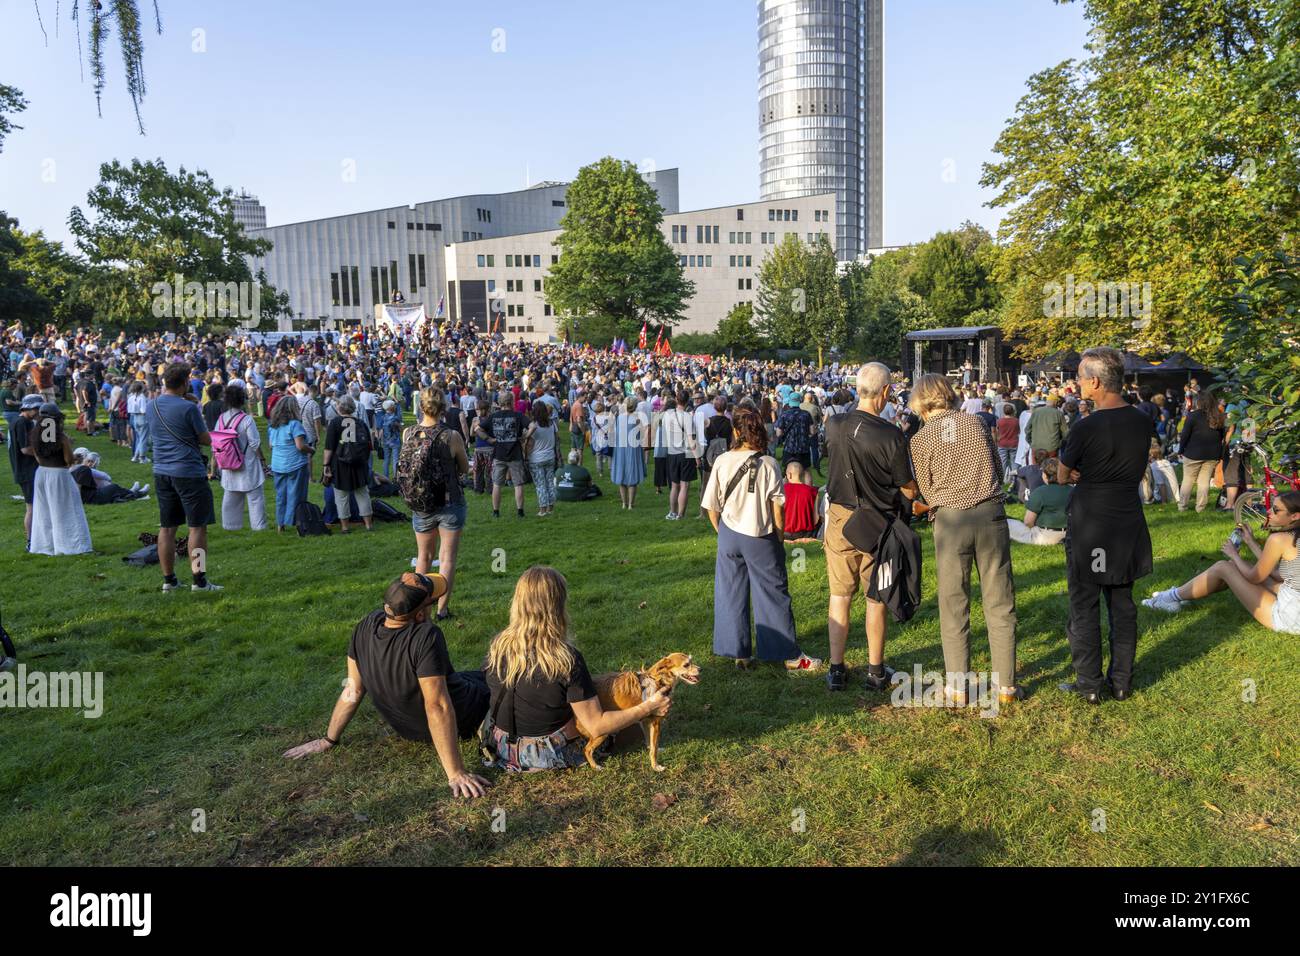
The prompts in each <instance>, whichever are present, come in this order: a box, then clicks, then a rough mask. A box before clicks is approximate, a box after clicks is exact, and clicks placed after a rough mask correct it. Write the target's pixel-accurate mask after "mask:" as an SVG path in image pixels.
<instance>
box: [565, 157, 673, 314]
mask: <svg viewBox="0 0 1300 956" xmlns="http://www.w3.org/2000/svg"><path fill="white" fill-rule="evenodd" d="M566 201H567V203H568V208H567V210H566V212H565V214H564V218H563V219H561V220H560V228H561V230H562V231H561V233H560V235H559V238H557V239H556V245H557V246H559V248H560V255H559V261H558V262H557V263H556V264H555V265H553V266H551V271H550V273H549V274H548V276H547V279H546V300H547V301H548V302H549V303H550V304H551V307H552V309H553V310H554V311H555V312H556V313H557V314H559V315H568V316H571V317H576V318H578V319H579V320H580V322H582V323H590V322H595V321H599V320H600V319H601V318H602V317H603V319H606V320H609V321H610V322H611V323H612V327H613V328H615V329H621V330H623V331H624V332H626V331H627V330H628V329H631V328H633V327H638V328H639V327H640V325H641V324H642V323H643V322H651V323H654V324H656V325H669V326H671V325H674V324H675V323H676V322H677V321H678V319H679V317H680V316H681V313H682V312H683V310H685V308H686V304H687V302H689V301H690V298H691V296H692V295H694V294H695V285H694V283H692V282H690V281H688V280H687V279H686V278H685V276H683V274H682V269H681V265H680V264H679V262H678V259H677V254H676V253H674V252H673V250H672V248H671V247H670V246H669V245H668V241H667V240H666V239H665V238H664V236H663V232H662V231H661V230H660V224H661V223H662V222H663V218H664V211H663V206H662V205H660V203H659V196H658V194H656V193H655V191H654V188H653V187H652V186H651V185H650V184H649V183H648V182H646V180H645V179H644V178H643V177H642V176H641V174H640V173H639V172H638V171H637V168H636V166H634V165H633V164H632V163H628V162H622V161H620V160H617V159H613V158H612V157H606V158H604V159H602V160H599V161H598V162H596V163H593V164H592V165H590V166H585V167H583V168H582V169H581V170H579V172H578V176H577V178H576V179H575V180H574V181H573V184H572V185H571V186H570V187H569V191H568V196H567V199H566Z"/></svg>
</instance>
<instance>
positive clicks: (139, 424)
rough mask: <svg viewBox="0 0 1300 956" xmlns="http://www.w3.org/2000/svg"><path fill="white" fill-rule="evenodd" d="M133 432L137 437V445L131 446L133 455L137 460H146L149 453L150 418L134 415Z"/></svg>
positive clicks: (132, 417) (132, 421)
mask: <svg viewBox="0 0 1300 956" xmlns="http://www.w3.org/2000/svg"><path fill="white" fill-rule="evenodd" d="M131 432H132V434H133V435H135V444H134V445H132V446H131V454H132V455H133V456H134V457H136V458H144V457H145V455H146V454H148V452H149V419H148V417H147V416H145V415H132V416H131Z"/></svg>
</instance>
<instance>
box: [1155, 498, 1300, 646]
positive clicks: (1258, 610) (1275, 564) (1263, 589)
mask: <svg viewBox="0 0 1300 956" xmlns="http://www.w3.org/2000/svg"><path fill="white" fill-rule="evenodd" d="M1264 527H1265V529H1266V530H1267V531H1269V532H1271V533H1270V534H1269V536H1268V539H1267V540H1266V541H1265V542H1264V545H1263V547H1261V546H1260V545H1259V543H1258V542H1257V541H1256V540H1255V536H1254V535H1253V534H1252V533H1251V532H1250V529H1248V528H1247V527H1246V526H1245V525H1238V527H1237V530H1236V532H1234V534H1237V535H1239V536H1240V539H1241V541H1242V542H1243V543H1245V544H1247V545H1249V547H1250V550H1251V551H1253V552H1254V553H1255V563H1254V564H1251V563H1250V562H1248V561H1245V560H1243V559H1242V557H1241V555H1240V554H1239V553H1238V552H1240V550H1241V545H1240V544H1239V543H1237V542H1236V540H1235V539H1232V538H1229V539H1228V540H1227V541H1225V542H1224V544H1223V555H1224V557H1225V558H1226V559H1227V560H1225V561H1220V562H1218V563H1217V564H1214V565H1211V566H1210V567H1209V569H1207V570H1205V571H1202V572H1201V573H1200V574H1198V575H1197V576H1196V577H1194V578H1192V579H1191V580H1190V581H1188V582H1187V583H1186V584H1184V585H1183V586H1182V587H1177V588H1170V589H1169V590H1168V591H1157V592H1155V593H1154V594H1152V595H1151V597H1149V598H1147V599H1146V600H1145V601H1143V602H1142V604H1143V606H1145V607H1149V608H1152V609H1153V610H1156V611H1168V612H1169V613H1170V614H1176V613H1177V612H1179V611H1181V610H1182V609H1183V608H1184V607H1186V606H1187V605H1188V604H1190V603H1191V602H1192V601H1200V600H1202V599H1203V598H1207V597H1209V596H1210V595H1211V594H1214V593H1215V592H1216V591H1223V590H1230V591H1232V593H1233V596H1235V597H1236V599H1237V600H1238V601H1240V602H1241V604H1242V606H1243V607H1245V609H1246V610H1247V611H1249V612H1250V613H1251V616H1252V617H1254V618H1255V620H1257V621H1259V623H1260V624H1263V625H1264V626H1265V627H1267V628H1270V629H1271V630H1274V631H1280V632H1281V633H1283V634H1300V546H1298V545H1297V542H1298V541H1300V491H1288V492H1287V493H1286V494H1283V495H1278V496H1277V497H1276V498H1275V499H1273V508H1272V511H1271V512H1270V513H1269V516H1268V524H1266V525H1265V526H1264Z"/></svg>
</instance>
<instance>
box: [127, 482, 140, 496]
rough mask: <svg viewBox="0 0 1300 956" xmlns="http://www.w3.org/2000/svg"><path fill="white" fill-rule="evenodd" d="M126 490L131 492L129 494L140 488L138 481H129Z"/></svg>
mask: <svg viewBox="0 0 1300 956" xmlns="http://www.w3.org/2000/svg"><path fill="white" fill-rule="evenodd" d="M128 490H129V491H130V492H131V494H135V493H136V492H137V491H139V490H140V482H138V481H133V482H131V487H130V489H128Z"/></svg>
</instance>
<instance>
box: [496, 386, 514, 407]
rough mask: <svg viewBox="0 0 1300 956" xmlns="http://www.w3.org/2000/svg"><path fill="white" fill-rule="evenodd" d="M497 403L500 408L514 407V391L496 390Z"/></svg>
mask: <svg viewBox="0 0 1300 956" xmlns="http://www.w3.org/2000/svg"><path fill="white" fill-rule="evenodd" d="M497 404H498V405H500V406H501V407H502V408H514V407H515V394H514V392H508V391H505V390H502V391H500V392H498V393H497Z"/></svg>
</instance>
